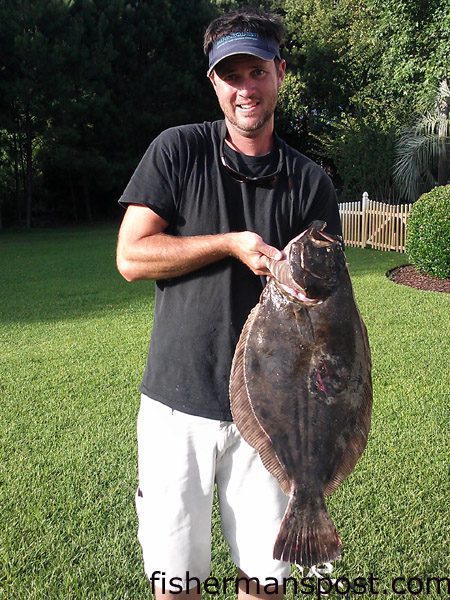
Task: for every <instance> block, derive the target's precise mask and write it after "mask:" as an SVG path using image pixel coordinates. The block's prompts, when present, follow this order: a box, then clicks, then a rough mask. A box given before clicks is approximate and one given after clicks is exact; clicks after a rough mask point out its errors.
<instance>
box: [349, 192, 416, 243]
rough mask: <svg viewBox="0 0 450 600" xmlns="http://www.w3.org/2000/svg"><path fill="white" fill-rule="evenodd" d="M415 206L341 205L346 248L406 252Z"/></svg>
mask: <svg viewBox="0 0 450 600" xmlns="http://www.w3.org/2000/svg"><path fill="white" fill-rule="evenodd" d="M411 206H412V204H398V205H394V204H385V203H384V202H375V201H374V200H370V199H369V195H368V193H367V192H364V194H363V197H362V202H344V203H342V204H339V214H340V216H341V223H342V233H343V236H344V241H345V244H346V245H347V246H356V247H358V248H365V247H366V246H370V247H371V248H374V249H376V250H394V251H395V252H404V251H405V240H406V227H407V221H408V215H409V212H410V210H411Z"/></svg>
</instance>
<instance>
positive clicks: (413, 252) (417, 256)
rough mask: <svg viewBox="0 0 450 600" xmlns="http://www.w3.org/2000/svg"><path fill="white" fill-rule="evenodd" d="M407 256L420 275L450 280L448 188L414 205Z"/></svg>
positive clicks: (449, 187)
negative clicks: (423, 273) (425, 274)
mask: <svg viewBox="0 0 450 600" xmlns="http://www.w3.org/2000/svg"><path fill="white" fill-rule="evenodd" d="M406 252H407V254H408V256H409V258H410V260H411V262H412V263H413V264H414V265H415V266H416V267H417V269H418V270H419V271H424V272H425V273H428V274H429V275H434V276H435V277H440V278H441V279H445V278H446V277H450V185H446V186H439V187H436V188H434V189H433V190H432V191H431V192H428V193H426V194H423V195H422V196H421V197H420V198H419V199H418V200H417V202H415V203H414V205H413V207H412V209H411V213H410V215H409V218H408V229H407V234H406Z"/></svg>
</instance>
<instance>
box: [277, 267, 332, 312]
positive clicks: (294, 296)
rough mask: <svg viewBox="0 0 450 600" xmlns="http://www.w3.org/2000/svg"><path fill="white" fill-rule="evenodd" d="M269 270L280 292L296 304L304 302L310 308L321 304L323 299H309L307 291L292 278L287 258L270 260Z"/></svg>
mask: <svg viewBox="0 0 450 600" xmlns="http://www.w3.org/2000/svg"><path fill="white" fill-rule="evenodd" d="M267 268H268V269H269V271H270V273H271V277H272V278H273V280H274V282H275V285H276V286H277V288H278V290H279V291H280V292H281V293H282V294H283V295H284V296H287V297H288V298H289V300H292V301H294V302H302V303H303V304H308V305H310V306H312V305H314V304H321V303H322V302H323V300H322V299H319V298H309V297H308V296H307V294H306V291H305V290H304V289H303V288H302V287H301V286H299V285H298V283H297V282H296V281H295V279H294V278H293V277H292V273H291V268H290V265H289V260H288V259H287V258H284V259H281V260H273V259H268V261H267Z"/></svg>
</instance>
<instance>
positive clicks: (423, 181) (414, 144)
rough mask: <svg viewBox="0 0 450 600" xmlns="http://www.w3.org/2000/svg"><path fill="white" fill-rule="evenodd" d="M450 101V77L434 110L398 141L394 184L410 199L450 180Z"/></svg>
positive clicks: (407, 130) (404, 133)
mask: <svg viewBox="0 0 450 600" xmlns="http://www.w3.org/2000/svg"><path fill="white" fill-rule="evenodd" d="M449 102H450V89H449V86H448V82H447V79H443V80H442V81H441V83H440V84H439V90H438V93H437V97H436V101H435V104H434V107H433V108H432V110H430V111H428V112H427V113H425V114H423V115H421V116H420V117H419V119H418V120H417V122H416V123H415V125H414V126H413V127H410V128H408V129H405V130H404V131H403V132H402V134H401V135H400V138H399V140H398V142H397V144H396V158H395V162H394V183H395V185H396V186H397V188H398V190H399V192H400V194H401V195H402V196H404V197H405V198H407V200H408V201H409V202H414V201H415V200H417V198H418V197H419V195H420V194H421V193H423V192H425V191H428V190H430V189H432V188H433V187H435V186H436V185H445V184H446V183H447V181H448V172H449V157H450V152H448V149H449V144H450V119H449Z"/></svg>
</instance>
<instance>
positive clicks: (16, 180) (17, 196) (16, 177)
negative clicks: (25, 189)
mask: <svg viewBox="0 0 450 600" xmlns="http://www.w3.org/2000/svg"><path fill="white" fill-rule="evenodd" d="M17 138H18V134H17V133H14V134H13V143H12V155H13V157H14V202H15V205H16V210H17V220H18V222H19V223H21V222H22V210H21V205H22V198H21V197H20V168H19V165H20V162H19V142H18V139H17Z"/></svg>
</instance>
